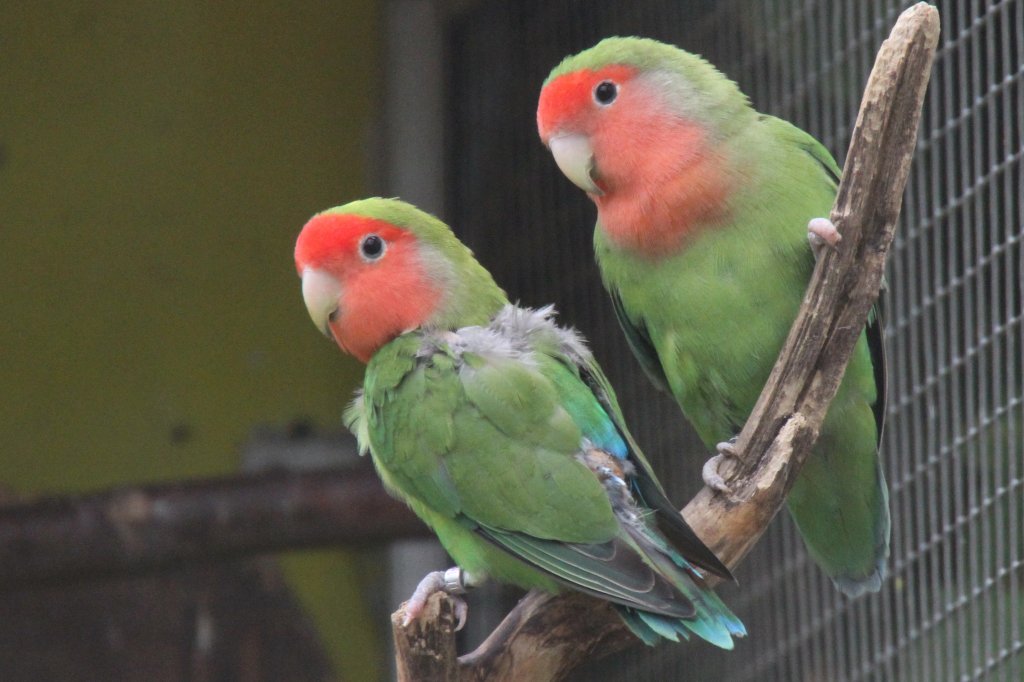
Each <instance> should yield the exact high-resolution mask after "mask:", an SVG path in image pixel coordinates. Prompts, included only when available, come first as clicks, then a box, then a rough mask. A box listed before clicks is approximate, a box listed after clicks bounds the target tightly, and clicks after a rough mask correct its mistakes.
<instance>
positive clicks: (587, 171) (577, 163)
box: [548, 133, 604, 196]
mask: <svg viewBox="0 0 1024 682" xmlns="http://www.w3.org/2000/svg"><path fill="white" fill-rule="evenodd" d="M548 147H549V148H550V149H551V154H552V156H554V157H555V163H557V164H558V167H559V168H560V169H561V171H562V172H563V173H565V177H567V178H569V180H571V181H572V183H573V184H574V185H576V186H577V187H579V188H580V189H582V190H583V191H584V192H587V193H589V194H596V195H598V196H600V195H602V194H604V192H602V191H601V188H600V187H598V186H597V185H596V184H594V178H593V176H592V173H593V172H594V150H593V149H591V148H590V139H589V138H588V137H587V136H586V135H580V134H578V133H562V134H560V135H555V136H554V137H552V138H551V140H550V141H549V142H548Z"/></svg>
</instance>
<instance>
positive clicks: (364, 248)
mask: <svg viewBox="0 0 1024 682" xmlns="http://www.w3.org/2000/svg"><path fill="white" fill-rule="evenodd" d="M359 255H361V256H362V257H363V260H367V261H372V260H377V259H378V258H380V257H381V256H383V255H384V240H383V239H381V238H380V237H379V236H378V235H375V234H368V235H366V236H365V237H363V241H361V242H359Z"/></svg>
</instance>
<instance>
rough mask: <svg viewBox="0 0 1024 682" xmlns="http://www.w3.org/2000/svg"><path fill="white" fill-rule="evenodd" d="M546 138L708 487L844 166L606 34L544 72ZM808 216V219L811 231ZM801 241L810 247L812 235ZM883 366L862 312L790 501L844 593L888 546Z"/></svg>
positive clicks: (770, 358)
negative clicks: (697, 443)
mask: <svg viewBox="0 0 1024 682" xmlns="http://www.w3.org/2000/svg"><path fill="white" fill-rule="evenodd" d="M537 128H538V131H539V134H540V138H541V141H542V142H543V143H544V144H545V145H547V147H548V148H549V149H550V151H551V153H552V155H553V156H554V160H555V162H556V163H557V165H558V167H559V168H560V169H561V170H562V172H563V173H564V174H565V175H566V177H567V178H568V179H569V180H570V181H572V182H573V183H574V184H575V185H577V186H578V187H580V189H582V190H583V191H584V192H586V193H587V195H588V196H589V198H590V199H591V200H592V201H593V202H594V204H595V205H596V206H597V224H596V227H595V230H594V253H595V258H596V260H597V263H598V265H599V269H600V272H601V278H602V282H603V284H604V286H605V288H606V289H607V291H608V293H609V294H610V297H611V302H612V306H613V307H614V310H615V314H616V317H617V318H618V321H619V323H620V325H621V327H622V329H623V331H624V332H625V335H626V338H627V340H628V342H629V346H630V347H631V349H632V351H633V353H634V354H635V356H636V357H637V359H638V360H639V363H640V365H641V366H642V368H643V369H644V370H645V372H646V374H647V375H648V376H649V377H650V379H651V380H652V381H653V382H654V384H656V385H657V386H658V387H660V388H662V389H664V390H667V391H669V392H670V393H671V394H672V396H673V397H674V398H675V400H676V402H677V403H678V404H679V407H680V408H681V410H682V413H683V415H684V416H685V417H686V419H687V420H688V421H689V422H690V423H691V424H692V425H693V427H694V429H695V430H696V432H697V434H698V435H699V436H700V438H701V440H702V441H703V442H704V443H705V445H706V446H707V447H708V448H709V449H713V450H717V451H718V455H716V456H715V457H713V458H712V459H711V460H709V462H708V463H707V465H705V468H704V479H705V482H706V483H707V484H708V485H709V486H710V487H712V488H714V489H717V490H720V491H725V492H727V491H728V486H727V485H726V483H725V481H724V479H723V478H722V476H721V475H720V474H719V473H718V470H717V467H718V465H719V464H720V463H721V462H722V458H723V457H729V456H735V454H736V453H735V450H734V448H733V445H732V443H731V442H730V440H733V442H734V439H735V436H736V435H737V434H738V433H739V431H740V430H741V428H742V426H743V424H744V422H745V421H746V419H747V417H748V416H749V414H750V412H751V410H752V409H753V407H754V404H755V402H756V401H757V398H758V395H759V393H760V391H761V389H762V387H763V386H764V384H765V382H766V381H767V379H768V375H769V373H770V371H771V368H772V366H773V365H774V363H775V360H776V358H777V357H778V354H779V351H780V349H781V347H782V344H783V342H784V341H785V339H786V335H787V333H788V332H789V328H790V326H791V325H792V322H793V320H794V319H795V317H796V314H797V310H798V308H799V306H800V303H801V301H802V298H803V295H804V291H805V289H806V285H807V282H808V280H809V279H810V276H811V272H812V270H813V267H814V263H815V256H816V252H819V253H820V250H821V249H822V248H827V247H829V246H832V247H834V246H835V244H836V242H837V241H838V240H839V239H840V238H841V237H840V235H839V234H838V233H837V232H836V230H835V227H834V226H833V225H832V223H831V222H830V221H829V220H828V219H827V218H820V217H819V216H827V215H828V213H829V211H830V210H831V207H832V204H833V201H834V199H835V195H836V190H837V188H838V183H839V174H840V169H839V167H838V166H837V164H836V162H835V160H834V159H833V158H832V156H831V155H830V154H829V153H828V151H827V150H826V149H825V148H824V147H823V146H822V145H821V144H820V143H819V142H818V141H817V140H815V139H814V138H813V137H811V136H810V135H808V134H807V133H805V132H804V131H802V130H800V129H799V128H797V127H795V126H793V125H791V124H790V123H787V122H786V121H783V120H781V119H778V118H775V117H773V116H768V115H765V114H761V113H758V112H757V111H755V110H754V109H753V108H752V107H751V105H750V103H749V101H748V100H747V98H746V96H745V95H743V93H742V92H740V90H739V88H738V87H737V85H736V84H735V83H734V82H733V81H731V80H730V79H729V78H727V77H726V76H724V75H723V74H722V73H721V72H719V71H718V70H717V69H716V68H715V67H714V66H712V65H711V64H709V63H708V62H707V61H705V60H704V59H702V58H701V57H699V56H697V55H694V54H691V53H689V52H686V51H684V50H681V49H679V48H676V47H674V46H671V45H666V44H664V43H660V42H657V41H654V40H649V39H644V38H608V39H605V40H603V41H601V42H600V43H598V44H597V45H596V46H594V47H592V48H590V49H588V50H585V51H583V52H581V53H579V54H577V55H574V56H570V57H568V58H566V59H564V60H563V61H562V62H561V63H560V64H559V65H558V66H556V67H555V68H554V70H552V71H551V74H550V75H549V76H548V77H547V79H546V80H545V81H544V84H543V87H542V89H541V93H540V99H539V102H538V107H537ZM805 226H806V227H805ZM809 242H810V243H809ZM884 402H885V363H884V356H883V344H882V336H881V324H880V320H879V318H878V315H877V311H876V312H875V314H873V315H872V317H871V318H870V319H869V321H868V324H867V326H866V328H865V331H864V333H863V334H862V336H861V338H860V339H859V341H858V343H857V346H856V348H855V350H854V353H853V357H852V359H851V360H850V364H849V366H848V367H847V369H846V374H845V375H844V379H843V382H842V385H841V386H840V388H839V392H838V394H837V395H836V397H835V400H834V402H833V403H832V405H831V406H830V409H829V412H828V415H827V417H826V419H825V422H824V424H823V426H822V429H821V434H820V436H819V438H818V441H817V443H816V445H815V447H814V449H813V451H812V454H811V456H810V457H809V458H808V460H807V463H806V464H805V465H804V468H803V469H802V470H801V473H800V476H799V477H798V479H797V481H796V483H795V485H794V487H793V489H792V492H791V493H790V495H789V497H788V500H787V506H788V508H789V511H790V514H791V515H792V517H793V519H794V520H795V521H796V524H797V527H798V529H799V531H800V534H801V536H802V537H803V540H804V544H805V545H806V547H807V550H808V552H809V554H810V556H811V558H813V559H814V561H815V562H816V563H817V564H818V565H819V566H820V567H821V568H822V569H823V570H824V571H825V573H826V574H827V575H828V576H829V577H830V578H831V579H832V582H833V583H834V584H835V586H836V587H837V588H838V589H839V590H841V591H842V592H843V593H845V594H847V595H849V596H857V595H860V594H862V593H863V592H866V591H877V590H878V589H879V588H880V586H881V582H882V580H883V579H884V576H885V572H886V560H887V558H888V555H889V534H890V525H891V524H890V518H889V504H888V491H887V488H886V483H885V476H884V473H883V471H882V467H881V462H880V460H879V456H878V445H879V439H880V436H881V431H882V422H883V415H884V409H885V408H884Z"/></svg>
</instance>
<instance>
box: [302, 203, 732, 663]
mask: <svg viewBox="0 0 1024 682" xmlns="http://www.w3.org/2000/svg"><path fill="white" fill-rule="evenodd" d="M295 266H296V269H297V270H298V272H299V275H300V276H301V277H302V294H303V298H304V299H305V302H306V307H307V309H308V310H309V314H310V316H311V317H312V318H313V321H314V323H315V324H316V326H317V327H318V328H319V329H320V330H321V331H322V332H323V333H324V334H326V335H327V336H328V338H333V339H334V341H335V342H336V343H337V344H338V346H339V347H340V348H341V349H342V350H343V351H345V352H347V353H350V354H352V355H353V356H355V357H356V358H358V359H359V360H361V361H363V362H365V363H367V366H366V375H365V380H364V382H363V388H362V391H361V392H360V393H358V394H357V397H356V399H355V401H354V402H353V403H352V405H351V406H350V407H349V409H348V410H347V412H346V415H345V419H346V423H347V424H348V426H349V428H350V429H352V431H353V432H354V433H355V434H356V436H357V438H358V440H359V443H360V446H361V448H362V449H363V451H364V452H365V451H366V450H369V452H370V454H371V455H372V457H373V462H374V464H375V465H376V467H377V471H378V473H379V474H380V477H381V479H382V480H383V481H384V484H385V486H386V487H387V488H388V489H389V490H390V491H391V492H392V493H393V494H395V495H396V496H397V497H399V498H400V499H402V500H404V501H405V502H406V503H407V504H408V505H409V506H410V507H411V508H412V510H413V511H414V512H415V513H416V514H417V515H418V516H419V517H420V518H421V519H423V520H424V521H425V522H426V523H427V525H429V526H430V527H431V528H432V529H433V530H434V532H435V533H436V534H437V536H438V538H439V539H440V540H441V543H442V544H443V545H444V547H445V549H446V550H447V551H448V553H449V554H450V555H451V556H452V558H453V559H454V560H455V561H456V562H457V563H458V566H459V567H458V568H453V569H449V570H448V571H445V572H440V571H437V572H434V573H431V574H429V575H428V576H427V577H426V578H425V579H424V580H423V582H422V583H420V586H419V587H418V588H417V590H416V592H415V593H414V595H413V597H412V599H411V600H410V602H409V604H408V605H407V607H406V617H407V621H408V620H411V619H412V618H415V617H417V616H418V615H419V614H420V613H421V612H422V610H423V607H424V605H425V603H426V599H427V597H429V595H430V594H431V593H432V592H434V591H437V590H444V591H446V592H448V593H449V594H459V593H461V592H462V591H464V589H465V588H466V587H468V586H472V585H475V584H478V583H480V582H481V581H482V580H484V579H485V578H486V577H493V578H494V579H496V580H500V581H503V582H508V583H512V584H515V585H519V586H521V587H524V588H538V589H541V590H547V591H551V592H558V591H561V590H566V589H568V590H577V591H580V592H585V593H587V594H590V595H594V596H597V597H599V598H601V599H605V600H607V601H609V602H611V603H612V604H614V605H615V608H617V609H618V612H619V613H620V614H621V616H622V619H623V621H625V623H626V625H627V626H628V627H629V628H630V629H631V630H632V631H633V632H634V633H635V634H636V635H637V636H638V637H639V638H640V639H642V640H643V641H644V642H646V643H648V644H653V643H654V642H656V641H657V640H658V638H659V637H664V638H667V639H670V640H675V641H678V638H679V637H680V636H682V637H684V638H688V637H689V634H690V633H694V634H696V635H697V636H699V637H701V638H703V639H705V640H707V641H709V642H711V643H712V644H715V645H717V646H719V647H722V648H725V649H731V648H732V646H733V639H732V638H733V637H735V636H742V635H744V634H745V630H744V627H743V625H742V624H741V623H740V621H739V620H738V619H737V618H736V617H735V616H734V615H733V614H732V613H731V612H730V611H729V609H728V608H727V607H726V606H725V605H724V604H723V603H722V602H721V600H720V599H719V598H718V596H717V595H716V594H715V593H714V592H713V591H712V590H711V589H710V588H709V587H708V586H707V584H706V583H705V576H706V575H707V574H714V575H717V576H720V577H723V578H730V577H731V576H730V575H729V571H728V569H727V568H726V567H725V566H724V565H722V564H721V563H720V562H719V560H718V559H717V558H716V557H715V555H714V554H713V553H712V552H711V550H709V549H708V548H707V547H705V546H704V544H703V543H702V542H701V541H700V539H699V538H698V537H697V536H696V535H695V534H694V532H693V530H691V529H690V527H689V526H688V525H687V524H686V522H685V521H684V520H683V518H682V516H680V514H679V513H678V512H677V511H676V509H675V508H674V507H673V506H672V505H671V503H670V502H669V501H668V499H667V498H666V496H665V492H664V490H663V489H662V487H661V484H660V483H659V482H658V480H657V479H656V478H655V477H654V474H653V473H652V471H651V468H650V466H649V465H648V463H647V461H646V460H645V459H644V456H643V454H642V453H641V452H640V449H639V448H638V447H637V445H636V443H635V442H634V441H633V438H632V436H631V435H630V433H629V431H628V430H627V429H626V425H625V424H624V422H623V417H622V412H621V411H620V410H619V406H618V404H617V402H616V398H615V394H614V393H613V392H612V389H611V386H609V384H608V380H607V379H606V378H605V376H604V374H603V373H602V371H601V369H600V368H599V367H598V366H597V364H596V363H595V361H594V359H593V357H592V356H591V354H590V352H589V351H588V350H587V348H586V347H585V346H584V343H583V341H582V339H581V338H580V337H579V336H578V335H577V334H576V333H575V332H574V331H572V330H567V329H563V328H560V327H558V326H557V325H556V324H555V323H554V322H553V321H552V316H553V311H552V309H551V308H543V309H540V310H529V309H525V308H520V307H517V306H514V305H511V304H510V303H509V302H508V299H507V298H506V297H505V294H504V292H502V290H501V289H500V288H498V286H497V285H496V284H495V283H494V280H493V279H492V278H491V276H490V274H489V273H488V272H487V271H486V270H485V269H484V268H483V267H481V266H480V264H479V263H477V262H476V260H475V259H474V258H473V254H472V252H470V250H469V249H467V248H466V247H465V246H464V245H463V244H462V243H461V242H459V241H458V239H456V237H455V236H454V234H452V232H451V230H449V229H448V227H447V226H446V225H445V224H444V223H442V222H441V221H440V220H438V219H436V218H434V217H432V216H430V215H428V214H426V213H424V212H422V211H420V210H418V209H416V208H414V207H413V206H410V205H409V204H406V203H403V202H400V201H397V200H394V199H376V198H375V199H365V200H362V201H355V202H352V203H350V204H346V205H344V206H341V207H338V208H333V209H330V210H328V211H325V212H323V213H320V214H318V215H316V216H314V217H313V218H312V219H311V220H310V221H309V222H308V223H307V224H306V226H305V227H304V228H303V229H302V232H301V234H300V235H299V237H298V241H297V243H296V245H295ZM457 603H458V615H459V623H460V627H461V624H462V622H463V621H464V618H465V604H464V602H461V601H459V602H457Z"/></svg>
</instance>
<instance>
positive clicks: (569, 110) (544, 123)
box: [537, 64, 636, 140]
mask: <svg viewBox="0 0 1024 682" xmlns="http://www.w3.org/2000/svg"><path fill="white" fill-rule="evenodd" d="M635 73H636V69H634V68H632V67H630V66H623V65H621V64H612V65H610V66H604V67H602V68H600V69H596V70H595V69H580V70H579V71H570V72H569V73H564V74H562V75H561V76H558V77H557V78H555V79H554V80H553V81H551V82H550V83H548V84H547V85H546V86H544V89H543V90H541V92H540V102H538V104H537V129H538V130H539V131H540V136H541V138H543V139H544V140H547V138H548V136H549V135H550V134H551V133H553V132H554V131H555V130H556V129H557V128H558V127H560V126H561V125H562V124H563V123H565V122H566V121H570V120H572V119H574V118H575V117H577V116H579V115H580V114H581V113H582V112H584V111H588V110H589V109H590V107H596V106H597V104H596V103H595V102H594V98H593V92H594V86H596V85H597V84H598V83H600V82H601V81H605V80H610V81H615V82H616V83H623V82H625V81H627V80H629V79H630V78H631V77H632V76H633V75H634V74H635Z"/></svg>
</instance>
